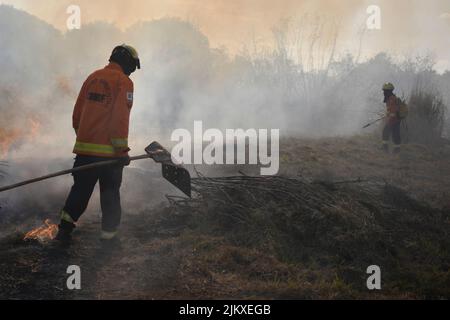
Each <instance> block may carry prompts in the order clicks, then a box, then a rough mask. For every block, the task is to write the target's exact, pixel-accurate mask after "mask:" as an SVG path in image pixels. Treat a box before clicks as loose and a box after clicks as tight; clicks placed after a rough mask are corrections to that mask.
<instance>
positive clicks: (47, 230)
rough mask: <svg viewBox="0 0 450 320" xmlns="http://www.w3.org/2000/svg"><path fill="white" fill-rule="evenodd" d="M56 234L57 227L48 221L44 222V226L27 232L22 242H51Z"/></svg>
mask: <svg viewBox="0 0 450 320" xmlns="http://www.w3.org/2000/svg"><path fill="white" fill-rule="evenodd" d="M57 233H58V225H56V224H54V223H51V221H50V219H46V220H45V221H44V225H43V226H40V227H37V228H35V229H33V230H31V231H28V232H27V233H26V234H25V236H24V237H23V240H26V241H30V240H37V241H39V242H41V243H44V242H48V241H50V240H53V239H54V238H55V237H56V234H57Z"/></svg>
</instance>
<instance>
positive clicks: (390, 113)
mask: <svg viewBox="0 0 450 320" xmlns="http://www.w3.org/2000/svg"><path fill="white" fill-rule="evenodd" d="M399 110H400V104H399V102H398V98H397V97H396V96H395V94H393V95H392V96H390V97H389V98H388V100H387V102H386V119H387V122H388V123H389V124H395V123H396V122H399V121H400V119H399V117H398V111H399Z"/></svg>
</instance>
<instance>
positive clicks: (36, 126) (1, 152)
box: [0, 117, 41, 157]
mask: <svg viewBox="0 0 450 320" xmlns="http://www.w3.org/2000/svg"><path fill="white" fill-rule="evenodd" d="M27 122H28V123H27V126H26V129H24V128H22V129H16V128H12V129H5V128H0V157H4V156H6V155H7V154H8V151H9V150H10V148H11V146H12V145H13V144H14V143H15V142H16V141H19V140H21V141H31V140H32V139H34V138H35V137H37V136H38V134H39V131H40V129H41V123H40V122H39V120H38V119H37V118H35V117H30V118H28V119H27Z"/></svg>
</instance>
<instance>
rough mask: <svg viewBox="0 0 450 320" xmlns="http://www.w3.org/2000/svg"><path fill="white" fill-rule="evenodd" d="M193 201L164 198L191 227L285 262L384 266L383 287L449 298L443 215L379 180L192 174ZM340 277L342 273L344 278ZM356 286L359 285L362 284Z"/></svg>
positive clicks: (448, 239) (448, 238) (347, 268)
mask: <svg viewBox="0 0 450 320" xmlns="http://www.w3.org/2000/svg"><path fill="white" fill-rule="evenodd" d="M192 184H193V190H194V191H195V193H196V196H195V197H194V198H193V199H183V198H177V197H169V199H170V201H171V203H172V205H173V208H174V210H175V212H176V213H178V214H180V215H184V216H188V217H189V219H188V221H189V222H188V223H189V224H190V225H191V227H193V228H198V230H201V231H202V232H204V233H206V234H211V235H215V236H217V235H221V236H223V237H224V238H225V239H227V241H229V242H230V243H231V244H233V245H239V246H244V247H250V248H257V249H258V250H261V251H264V252H267V253H270V254H273V255H274V256H275V257H277V259H279V260H280V261H283V262H285V263H288V264H294V265H302V266H305V267H307V266H311V268H313V269H317V268H319V269H320V268H322V267H323V268H328V269H329V268H332V269H336V268H337V269H339V270H341V271H342V272H343V274H349V272H350V273H351V272H352V271H355V270H358V271H357V274H358V276H357V278H358V279H357V280H355V279H353V280H351V278H352V277H350V278H349V279H348V281H349V282H350V285H351V283H352V281H353V282H354V281H357V282H358V283H359V282H361V279H362V278H363V277H364V276H365V268H367V266H369V265H371V264H377V265H380V266H382V269H383V270H385V271H384V278H385V279H387V280H386V283H389V285H388V286H387V287H388V288H387V287H385V289H386V290H387V291H388V292H389V291H390V292H395V291H401V292H405V290H406V291H407V292H409V293H411V292H412V294H413V295H415V296H421V297H442V296H449V294H450V292H449V288H450V286H448V284H449V280H450V275H449V267H450V252H449V249H448V248H449V245H450V233H449V228H448V226H449V217H450V216H449V212H445V211H442V210H440V209H434V208H431V207H430V206H428V205H427V204H425V203H420V202H418V201H416V200H414V199H412V198H410V197H409V196H407V195H406V193H405V192H403V191H402V190H401V189H399V188H397V187H394V186H392V185H389V184H386V183H384V182H377V181H361V180H359V179H358V180H354V181H341V182H327V181H307V180H305V179H302V178H290V177H282V176H272V177H250V176H245V175H242V176H231V177H219V178H207V177H204V176H201V175H200V177H198V178H194V179H193V181H192ZM344 278H345V277H344ZM360 289H361V290H365V288H363V287H362V286H360Z"/></svg>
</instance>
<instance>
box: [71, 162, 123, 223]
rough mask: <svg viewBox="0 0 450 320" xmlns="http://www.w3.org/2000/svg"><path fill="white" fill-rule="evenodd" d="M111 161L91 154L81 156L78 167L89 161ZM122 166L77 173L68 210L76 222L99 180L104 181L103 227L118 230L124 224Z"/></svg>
mask: <svg viewBox="0 0 450 320" xmlns="http://www.w3.org/2000/svg"><path fill="white" fill-rule="evenodd" d="M105 160H111V159H106V158H98V157H91V156H81V155H77V156H76V158H75V163H74V168H75V167H78V166H82V165H85V164H91V163H95V162H99V161H105ZM122 171H123V166H122V165H108V166H105V167H100V168H95V169H88V170H86V171H80V172H74V173H73V174H72V175H73V180H74V184H73V186H72V189H71V190H70V193H69V196H68V197H67V200H66V204H65V206H64V209H63V210H64V211H66V212H67V213H68V214H69V215H70V216H71V217H72V219H73V220H74V221H77V220H78V219H79V218H80V216H81V215H82V214H83V212H84V211H85V210H86V207H87V205H88V203H89V199H90V198H91V195H92V192H93V191H94V187H95V185H96V184H97V181H99V182H100V203H101V208H102V230H104V231H110V232H111V231H116V230H117V227H118V226H119V224H120V217H121V214H122V210H121V207H120V185H121V183H122Z"/></svg>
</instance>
